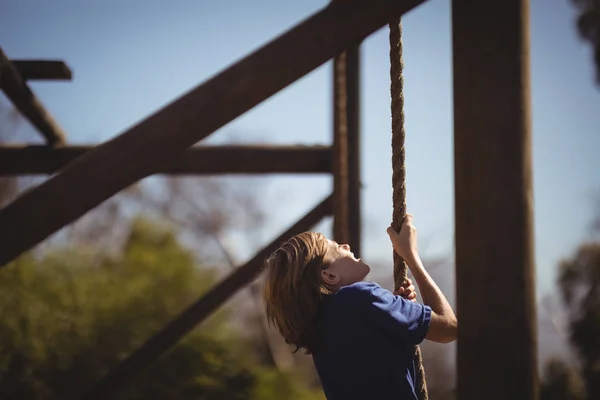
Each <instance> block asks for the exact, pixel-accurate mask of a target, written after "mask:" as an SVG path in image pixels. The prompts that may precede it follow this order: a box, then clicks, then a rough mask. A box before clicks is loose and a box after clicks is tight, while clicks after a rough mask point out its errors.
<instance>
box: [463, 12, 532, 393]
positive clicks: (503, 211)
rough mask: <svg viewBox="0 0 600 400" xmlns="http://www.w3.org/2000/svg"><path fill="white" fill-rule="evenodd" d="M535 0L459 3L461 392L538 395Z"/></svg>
mask: <svg viewBox="0 0 600 400" xmlns="http://www.w3.org/2000/svg"><path fill="white" fill-rule="evenodd" d="M528 3H529V2H528V1H527V0H496V1H487V2H477V1H470V0H454V1H453V2H452V25H453V34H452V37H453V53H454V54H453V58H454V60H453V70H454V162H455V213H456V216H455V224H456V282H457V283H456V284H457V288H456V293H457V314H458V318H459V320H460V321H459V332H458V394H457V398H459V399H461V400H475V399H477V400H479V399H486V400H500V399H515V400H534V399H537V398H538V387H537V384H538V377H537V345H536V337H537V334H536V324H537V323H536V311H535V293H534V292H535V275H534V260H533V258H534V244H533V233H532V231H533V189H532V165H531V163H532V161H531V104H530V102H531V100H530V96H531V95H530V66H529V63H530V60H529V57H530V55H529V46H530V44H529V4H528Z"/></svg>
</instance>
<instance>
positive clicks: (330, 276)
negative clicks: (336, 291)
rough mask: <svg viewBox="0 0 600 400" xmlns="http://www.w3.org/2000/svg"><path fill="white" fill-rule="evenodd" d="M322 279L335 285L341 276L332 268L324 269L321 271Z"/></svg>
mask: <svg viewBox="0 0 600 400" xmlns="http://www.w3.org/2000/svg"><path fill="white" fill-rule="evenodd" d="M321 279H322V280H323V282H324V283H325V284H326V285H330V286H334V285H337V284H338V283H339V281H340V277H339V276H338V275H337V274H336V273H335V272H334V271H332V270H331V269H324V270H322V271H321Z"/></svg>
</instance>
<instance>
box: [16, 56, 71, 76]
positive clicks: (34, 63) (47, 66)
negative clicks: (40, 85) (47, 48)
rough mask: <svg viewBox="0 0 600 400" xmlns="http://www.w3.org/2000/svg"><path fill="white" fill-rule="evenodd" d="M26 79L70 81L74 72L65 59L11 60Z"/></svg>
mask: <svg viewBox="0 0 600 400" xmlns="http://www.w3.org/2000/svg"><path fill="white" fill-rule="evenodd" d="M10 61H11V63H12V65H13V66H14V67H15V68H16V69H17V71H18V72H19V75H20V76H21V78H22V79H23V80H24V81H31V80H61V81H70V80H71V79H72V78H73V74H72V72H71V70H70V69H69V67H68V66H67V64H65V63H64V62H63V61H53V60H15V59H12V60H10Z"/></svg>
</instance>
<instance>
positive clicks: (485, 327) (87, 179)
mask: <svg viewBox="0 0 600 400" xmlns="http://www.w3.org/2000/svg"><path fill="white" fill-rule="evenodd" d="M421 3H422V0H337V1H334V2H332V3H331V4H329V5H328V6H327V7H325V8H324V9H322V10H321V11H319V12H317V13H315V14H314V15H313V16H311V17H309V18H308V19H306V20H305V21H303V22H302V23H300V24H298V25H297V26H295V27H294V28H292V29H291V30H289V31H288V32H286V33H285V34H283V35H281V36H280V37H278V38H276V39H275V40H273V41H272V42H270V43H268V44H267V45H265V46H264V47H262V48H260V49H259V50H257V51H255V52H254V53H252V54H251V55H249V56H247V57H246V58H244V59H242V60H240V61H239V62H237V63H236V64H234V65H232V66H231V67H229V68H227V69H225V70H224V71H222V72H221V73H220V74H218V75H217V76H215V77H214V78H212V79H210V80H209V81H207V82H205V83H204V84H202V85H200V86H198V87H196V88H195V89H193V90H192V91H190V92H189V93H187V94H185V95H184V96H182V97H180V98H179V99H177V100H175V101H174V102H172V103H171V104H169V105H167V106H166V107H164V108H163V109H161V110H159V111H158V112H156V113H155V114H153V115H151V116H149V117H148V118H146V119H145V120H143V121H141V122H140V123H138V124H137V125H135V126H134V127H132V128H131V129H129V130H128V131H126V132H124V133H122V134H121V135H119V136H117V137H116V138H114V139H112V140H110V141H108V142H106V143H103V144H100V145H98V146H95V147H68V146H65V147H56V148H55V147H54V146H58V145H64V141H65V135H64V133H63V132H62V131H61V130H60V128H59V127H58V125H57V124H56V123H55V122H54V121H53V120H52V118H51V117H50V114H49V113H48V112H47V111H46V110H45V108H44V107H43V106H42V105H41V103H40V102H39V101H38V100H37V99H36V98H35V96H34V94H33V93H32V92H31V90H30V89H29V87H28V86H27V84H26V81H27V80H32V79H70V78H71V72H70V70H69V69H68V67H66V66H65V64H64V63H62V62H60V61H24V60H9V59H8V57H7V56H6V55H5V54H4V53H3V52H1V50H0V85H1V86H0V87H1V89H2V90H3V91H4V93H5V94H6V95H7V97H8V98H9V99H10V100H11V101H12V102H13V103H14V104H15V106H16V108H17V109H18V110H19V111H20V112H21V113H22V114H23V115H24V116H25V117H27V118H28V119H29V120H30V121H31V122H32V123H33V125H34V126H35V127H36V128H37V129H38V130H39V131H40V133H41V134H42V135H43V136H44V137H45V138H46V142H47V146H20V147H17V146H12V147H11V146H7V147H4V148H0V175H5V176H7V175H22V174H53V176H52V177H51V178H49V179H48V180H47V181H46V182H44V183H43V184H41V185H39V186H38V187H36V188H34V189H32V190H30V191H28V192H27V193H25V194H23V195H21V196H20V197H19V198H17V199H16V200H15V201H14V202H12V203H11V204H9V205H8V206H6V207H5V208H4V209H2V210H0V238H1V239H0V267H1V266H4V265H6V264H7V263H9V262H10V261H12V260H14V259H15V258H16V257H18V256H19V255H20V254H21V253H23V252H24V251H27V250H28V249H30V248H32V247H33V246H34V245H36V244H38V243H40V242H41V241H43V240H44V239H46V238H47V237H48V236H49V235H51V234H52V233H54V232H56V231H57V230H59V229H60V228H62V227H64V226H66V225H67V224H69V223H71V222H73V221H75V220H76V219H77V218H79V217H81V216H82V215H83V214H85V213H86V212H87V211H89V210H91V209H92V208H94V207H95V206H97V205H98V204H100V203H101V202H103V201H104V200H106V199H107V198H109V197H111V196H113V195H114V194H116V193H118V192H119V191H120V190H122V189H124V188H125V187H127V186H128V185H130V184H132V183H134V182H136V181H137V180H140V179H142V178H145V177H147V176H149V175H152V174H157V173H165V174H198V175H200V174H222V173H283V172H285V173H330V174H333V181H334V185H333V186H334V188H333V193H332V195H331V196H329V197H328V198H327V199H325V200H324V201H323V202H322V203H320V204H319V205H318V206H316V207H315V208H314V209H313V210H312V211H310V212H309V213H308V214H307V215H306V216H305V217H304V218H302V219H301V220H300V221H298V223H297V224H295V225H294V226H292V227H290V229H288V230H287V231H286V232H284V233H283V234H281V235H280V236H279V237H278V238H276V239H275V240H274V241H273V242H272V243H271V244H269V245H268V246H266V247H265V248H264V249H263V250H261V251H260V252H259V253H258V254H257V255H256V256H255V257H254V258H253V259H252V260H251V261H249V262H248V263H247V264H246V265H244V266H242V267H240V268H239V269H238V270H236V271H235V272H234V273H233V274H231V275H230V276H229V277H228V278H226V279H225V280H224V281H222V282H221V283H219V284H218V285H216V287H215V288H214V289H212V290H211V291H210V292H209V293H208V294H206V295H205V296H204V297H203V298H201V299H200V300H198V302H196V303H195V304H193V305H192V306H191V307H190V308H188V309H187V310H186V311H184V312H183V313H182V314H181V315H180V316H179V317H177V318H176V319H175V320H174V321H172V322H171V323H170V324H169V325H167V326H166V327H165V328H164V329H163V330H162V331H161V332H159V333H157V334H156V335H155V336H154V337H152V338H151V339H150V340H148V342H146V344H144V345H143V346H142V347H141V348H140V349H139V350H137V351H136V352H134V353H133V354H132V355H131V356H129V357H128V358H127V359H125V360H124V361H123V362H122V363H121V364H120V365H118V366H117V367H116V368H115V369H114V370H113V371H112V372H110V373H109V374H108V375H107V376H106V377H105V379H103V380H102V381H101V382H99V383H98V384H97V385H96V386H95V387H94V388H91V390H90V391H89V392H88V393H85V396H84V398H86V399H106V398H111V396H112V394H113V393H115V392H116V391H117V390H119V388H121V387H122V386H123V385H124V384H125V383H126V382H129V381H131V379H132V378H133V377H134V375H135V374H136V373H138V372H139V371H140V370H141V369H143V367H145V366H146V365H148V364H149V363H151V362H152V361H154V360H155V359H156V358H157V357H158V356H160V354H161V353H162V352H164V351H166V350H167V349H168V348H169V347H170V346H172V345H173V344H175V343H176V342H177V341H178V340H179V339H181V338H182V337H183V336H184V335H185V334H186V333H188V332H189V331H190V330H191V329H193V328H194V327H195V326H196V325H197V324H198V323H200V322H201V321H202V320H203V319H205V318H206V317H207V316H208V315H210V313H211V312H212V311H214V310H215V309H216V308H217V307H219V306H220V305H221V304H223V302H225V301H226V300H227V298H229V297H230V296H231V295H232V294H233V293H234V292H236V291H237V290H239V289H240V288H241V287H243V286H244V285H245V284H247V283H248V282H250V281H251V280H252V279H254V278H255V277H256V275H257V274H258V273H259V272H260V266H261V264H262V260H263V259H264V258H265V257H266V256H267V255H268V254H269V253H270V252H271V251H272V250H273V249H274V248H275V247H276V246H277V245H278V244H279V243H280V242H281V241H283V240H285V239H286V238H288V237H289V236H291V235H293V234H295V233H298V232H301V231H303V230H307V229H310V227H311V226H313V225H315V224H316V223H317V222H318V221H319V220H320V219H321V218H323V217H324V216H326V215H331V214H333V216H334V236H335V238H336V240H340V241H344V242H348V243H350V244H351V245H352V247H353V248H354V251H355V253H359V252H360V176H359V170H360V161H359V149H360V147H359V108H360V101H359V98H360V95H359V58H360V55H359V45H360V42H361V41H362V40H363V39H364V38H366V37H367V36H368V35H370V34H371V33H373V32H374V31H375V30H377V29H379V28H381V27H383V26H385V25H386V24H387V23H389V22H391V21H394V20H395V19H397V18H398V17H400V16H401V15H403V14H404V13H406V12H408V11H409V10H411V9H413V8H414V7H416V6H417V5H419V4H421ZM528 18H529V10H528V1H527V0H495V1H492V2H473V1H468V0H453V4H452V22H453V67H454V116H455V121H454V131H455V133H454V138H455V143H454V144H455V149H454V151H455V179H456V187H455V214H456V263H457V268H456V269H457V273H456V274H457V293H458V304H457V308H458V310H457V311H458V312H457V314H458V316H459V319H460V328H459V341H458V393H459V398H460V399H461V400H464V399H482V398H485V399H490V400H495V399H505V398H511V399H535V398H536V396H537V376H536V369H537V361H536V346H535V303H534V299H535V297H534V276H533V235H532V218H533V217H532V215H533V210H532V208H533V206H532V183H531V132H530V130H531V128H530V118H531V117H530V95H529V32H528V29H529V28H528V26H529V25H528V24H529V21H528ZM332 58H333V59H334V62H333V85H334V90H333V93H334V95H333V97H334V99H333V102H334V127H333V145H332V146H331V147H328V146H325V147H291V146H287V147H286V146H283V147H282V146H273V147H264V146H262V147H259V146H222V147H219V146H214V147H211V146H201V147H191V146H192V145H194V144H195V143H197V142H199V141H201V140H202V139H204V138H205V137H207V136H208V135H210V134H211V133H212V132H214V131H215V130H217V129H218V128H219V127H221V126H223V125H224V124H226V123H227V122H229V121H231V120H232V119H234V118H236V117H237V116H239V115H241V114H242V113H243V112H245V111H247V110H249V109H251V108H252V107H254V106H255V105H257V104H259V103H260V102H261V101H263V100H265V99H267V98H268V97H270V96H271V95H273V94H275V93H276V92H278V91H279V90H281V89H283V88H284V87H286V86H288V85H290V84H291V83H293V82H294V81H295V80H297V79H299V78H300V77H302V76H304V75H306V74H307V73H309V72H310V71H312V70H314V69H315V68H317V67H318V66H320V65H321V64H323V63H324V62H326V61H327V60H329V59H332ZM492 77H493V78H492ZM225 104H226V105H227V107H224V105H225ZM257 160H258V161H257ZM82 188H85V190H81V189H82ZM75 192H77V195H75ZM0 273H1V272H0ZM497 282H502V284H503V290H502V293H499V291H498V288H497V286H496V285H497ZM506 292H508V293H511V295H510V296H504V293H506ZM507 349H510V351H507ZM509 383H510V384H509Z"/></svg>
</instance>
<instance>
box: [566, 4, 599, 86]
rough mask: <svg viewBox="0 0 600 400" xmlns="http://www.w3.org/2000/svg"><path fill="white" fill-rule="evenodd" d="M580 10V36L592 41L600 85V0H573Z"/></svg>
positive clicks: (578, 17)
mask: <svg viewBox="0 0 600 400" xmlns="http://www.w3.org/2000/svg"><path fill="white" fill-rule="evenodd" d="M571 1H572V2H573V4H574V5H575V7H576V8H577V11H578V16H577V30H578V32H579V36H580V37H581V38H582V39H583V40H585V41H588V42H590V44H591V45H592V49H593V52H594V60H595V63H596V82H597V83H598V84H599V85H600V0H571Z"/></svg>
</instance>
